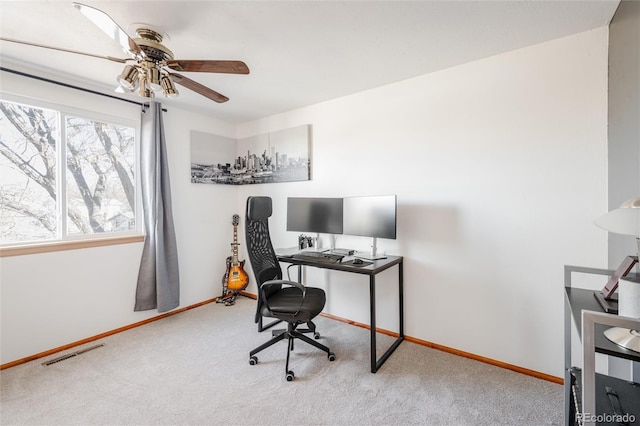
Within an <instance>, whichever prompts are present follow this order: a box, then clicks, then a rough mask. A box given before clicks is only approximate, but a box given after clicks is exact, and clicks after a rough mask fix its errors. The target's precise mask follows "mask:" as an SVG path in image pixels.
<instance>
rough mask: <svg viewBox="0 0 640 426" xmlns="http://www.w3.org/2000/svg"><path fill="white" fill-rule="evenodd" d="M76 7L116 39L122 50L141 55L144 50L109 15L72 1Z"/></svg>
mask: <svg viewBox="0 0 640 426" xmlns="http://www.w3.org/2000/svg"><path fill="white" fill-rule="evenodd" d="M73 5H74V6H75V8H76V9H78V10H79V11H80V12H81V13H82V14H83V15H84V16H86V17H87V18H89V20H90V21H91V22H93V23H94V24H95V25H96V26H97V27H98V28H100V29H101V30H102V31H104V32H105V33H106V34H107V35H108V36H109V37H111V38H112V39H114V40H115V41H117V42H118V43H119V44H120V46H122V50H124V52H125V53H127V54H129V55H131V56H132V57H134V58H135V57H136V56H142V57H144V56H145V55H144V52H143V51H142V49H140V46H138V45H137V44H136V42H135V41H133V39H132V38H131V37H129V35H128V34H127V33H126V32H125V31H124V30H123V29H122V28H120V26H119V25H118V24H117V23H116V22H115V21H114V20H113V19H111V17H110V16H109V15H107V14H106V13H104V12H103V11H101V10H100V9H96V8H94V7H91V6H87V5H84V4H81V3H73Z"/></svg>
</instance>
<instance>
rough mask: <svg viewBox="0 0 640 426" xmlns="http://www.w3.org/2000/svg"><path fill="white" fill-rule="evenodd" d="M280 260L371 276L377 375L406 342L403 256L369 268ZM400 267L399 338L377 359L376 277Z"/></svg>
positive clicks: (373, 366) (373, 365)
mask: <svg viewBox="0 0 640 426" xmlns="http://www.w3.org/2000/svg"><path fill="white" fill-rule="evenodd" d="M278 260H279V261H280V262H283V263H290V264H293V265H299V266H311V267H314V268H322V269H331V270H334V271H343V272H350V273H352V274H362V275H368V276H369V307H370V310H369V312H370V318H369V321H370V323H369V325H370V327H371V372H372V373H375V372H376V371H378V369H379V368H380V367H381V366H382V364H384V362H385V361H386V360H387V358H389V356H390V355H391V354H392V353H393V351H395V350H396V348H397V347H398V346H399V345H400V343H401V342H402V341H403V340H404V301H403V290H402V285H403V284H402V280H403V275H402V274H403V273H402V256H387V257H386V258H385V259H379V260H373V261H372V264H370V265H367V266H355V265H352V264H350V263H326V262H320V261H313V260H301V259H295V258H293V257H291V256H288V255H278ZM396 265H398V299H399V330H398V337H397V338H396V340H395V341H394V342H393V344H392V345H391V346H390V347H389V348H388V349H387V350H386V351H385V353H384V354H382V356H381V357H380V359H378V358H377V354H376V330H377V328H376V275H377V274H379V273H380V272H382V271H384V270H387V269H389V268H391V267H393V266H396ZM301 269H302V268H299V270H298V281H300V280H301V277H302V275H301V273H302V271H301Z"/></svg>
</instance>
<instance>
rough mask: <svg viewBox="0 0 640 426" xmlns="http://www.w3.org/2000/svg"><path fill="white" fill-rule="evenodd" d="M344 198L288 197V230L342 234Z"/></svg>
mask: <svg viewBox="0 0 640 426" xmlns="http://www.w3.org/2000/svg"><path fill="white" fill-rule="evenodd" d="M342 218H343V215H342V198H306V197H289V198H287V231H295V232H315V233H318V234H342Z"/></svg>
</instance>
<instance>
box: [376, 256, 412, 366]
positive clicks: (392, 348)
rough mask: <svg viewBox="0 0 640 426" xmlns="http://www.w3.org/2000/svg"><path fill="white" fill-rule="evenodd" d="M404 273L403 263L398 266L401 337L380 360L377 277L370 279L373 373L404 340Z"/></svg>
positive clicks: (399, 332)
mask: <svg viewBox="0 0 640 426" xmlns="http://www.w3.org/2000/svg"><path fill="white" fill-rule="evenodd" d="M403 279H404V276H403V272H402V262H400V263H399V264H398V299H399V302H398V303H399V306H398V310H399V324H398V334H399V336H398V337H397V338H396V340H395V341H394V342H393V344H392V345H391V347H389V349H387V351H386V352H385V353H384V354H382V356H381V357H380V359H379V360H378V359H377V354H376V280H375V275H371V276H370V278H369V298H370V299H369V305H370V307H371V312H370V315H371V320H370V323H371V372H372V373H375V372H376V371H378V369H379V368H380V367H381V366H382V364H384V362H385V361H386V360H387V358H389V356H390V355H391V354H392V353H393V351H395V350H396V348H397V347H398V346H400V343H401V342H402V341H403V340H404V294H403V293H404V291H403V282H402V281H403Z"/></svg>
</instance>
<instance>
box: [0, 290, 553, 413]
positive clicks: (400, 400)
mask: <svg viewBox="0 0 640 426" xmlns="http://www.w3.org/2000/svg"><path fill="white" fill-rule="evenodd" d="M254 304H255V301H253V300H250V299H245V298H240V299H238V302H237V304H236V305H235V306H229V307H226V306H224V305H222V304H209V305H205V306H202V307H199V308H196V309H192V310H189V311H187V312H184V313H181V314H179V315H175V316H172V317H168V318H166V319H163V320H160V321H157V322H154V323H151V324H148V325H145V326H143V327H139V328H136V329H132V330H129V331H127V332H124V333H120V334H118V335H115V336H111V337H108V338H106V339H103V340H100V341H97V342H92V343H90V344H87V345H85V346H84V347H91V346H94V345H96V344H104V346H103V347H100V348H98V349H95V350H92V351H88V352H86V353H84V354H82V355H79V356H76V357H72V358H69V359H67V360H65V361H62V362H58V363H55V364H52V365H50V366H47V367H45V366H42V365H41V364H42V362H43V361H46V360H47V359H51V358H55V357H58V356H60V355H62V354H56V355H55V356H52V357H49V358H47V359H43V360H38V361H34V362H31V363H28V364H24V365H20V366H17V367H13V368H10V369H7V370H4V371H2V372H0V380H1V394H0V423H1V424H2V425H5V426H7V425H234V424H252V425H307V424H312V425H366V424H371V425H408V424H421V425H497V424H503V425H516V424H517V425H545V424H562V413H563V409H562V399H563V397H562V386H560V385H557V384H553V383H549V382H546V381H542V380H538V379H535V378H531V377H528V376H525V375H522V374H519V373H515V372H512V371H508V370H504V369H500V368H498V367H494V366H491V365H487V364H483V363H480V362H477V361H473V360H469V359H466V358H461V357H457V356H454V355H450V354H447V353H444V352H440V351H437V350H434V349H429V348H425V347H422V346H420V345H416V344H413V343H410V342H403V343H402V344H401V345H400V347H399V348H398V349H397V350H396V352H395V353H394V354H393V355H392V356H391V357H390V358H389V360H388V361H387V363H386V364H385V365H383V366H382V368H381V369H380V370H379V371H378V373H376V374H371V373H370V372H369V332H368V331H367V330H365V329H362V328H359V327H356V326H352V325H348V324H345V323H342V322H338V321H335V320H331V319H328V318H318V319H317V321H316V323H317V325H318V330H319V331H320V333H321V334H322V336H323V338H322V340H321V341H322V342H323V343H325V344H327V345H329V346H330V347H331V349H332V351H333V352H335V354H336V357H337V359H336V361H334V362H329V361H328V359H327V356H326V354H325V353H324V352H322V351H318V350H316V349H315V348H312V347H311V346H308V345H306V344H304V343H303V342H296V346H295V349H296V350H295V352H294V353H293V354H292V360H291V369H293V370H294V371H295V375H296V378H295V380H294V381H293V382H287V381H286V380H285V375H284V362H285V356H286V345H285V344H284V343H279V344H277V345H275V346H272V347H271V348H269V349H267V350H265V351H263V352H262V353H260V354H258V357H259V360H260V361H259V363H258V364H257V365H255V366H250V365H249V362H248V358H249V355H248V352H249V350H250V349H252V348H254V347H255V346H258V345H259V344H261V343H262V342H264V341H266V340H267V339H268V338H269V337H270V332H264V333H258V332H257V329H256V325H255V324H254V323H253V313H254V306H255V305H254ZM379 340H385V342H381V343H382V344H383V345H384V344H385V343H387V342H388V338H386V336H381V338H380V339H379ZM78 349H82V348H75V349H74V350H72V351H69V352H73V351H75V350H78Z"/></svg>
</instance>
